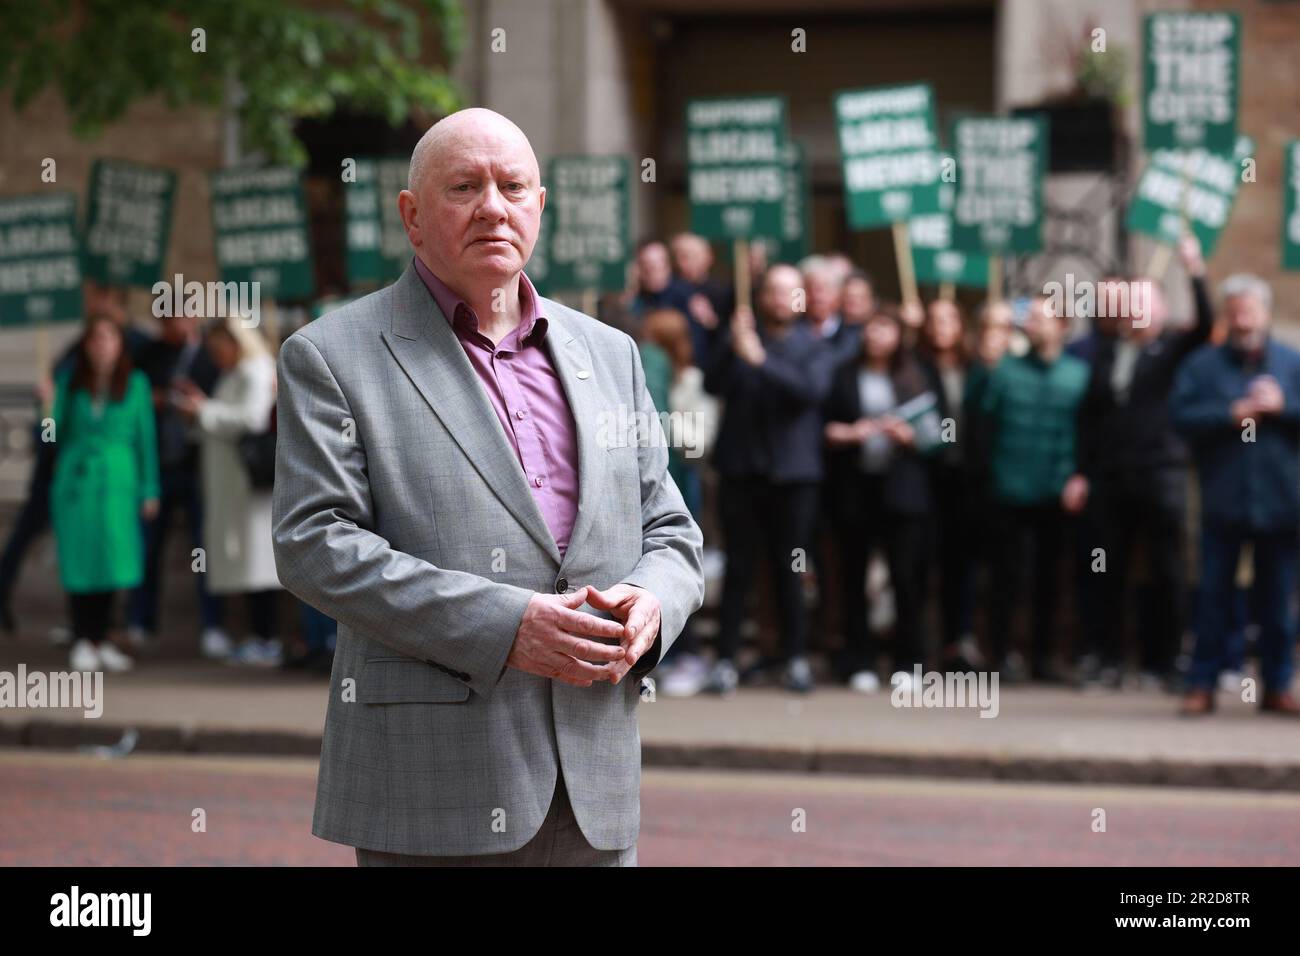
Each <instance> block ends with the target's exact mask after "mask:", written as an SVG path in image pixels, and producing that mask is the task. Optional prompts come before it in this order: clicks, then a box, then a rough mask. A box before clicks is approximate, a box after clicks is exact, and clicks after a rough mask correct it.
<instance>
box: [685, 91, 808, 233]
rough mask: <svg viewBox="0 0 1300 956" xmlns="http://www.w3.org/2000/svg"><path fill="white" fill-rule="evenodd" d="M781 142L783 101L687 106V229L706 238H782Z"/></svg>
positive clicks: (759, 98) (729, 101) (776, 98)
mask: <svg viewBox="0 0 1300 956" xmlns="http://www.w3.org/2000/svg"><path fill="white" fill-rule="evenodd" d="M785 143H786V106H785V97H782V96H748V97H736V98H727V99H706V100H691V101H690V102H688V103H687V104H686V162H687V179H688V182H689V194H690V204H691V231H692V232H695V233H698V234H699V235H701V236H703V237H705V238H706V239H752V238H755V237H760V236H761V237H766V238H770V239H780V237H781V221H782V213H783V208H782V207H783V200H784V196H785Z"/></svg>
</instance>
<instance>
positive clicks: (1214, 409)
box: [602, 234, 1300, 715]
mask: <svg viewBox="0 0 1300 956" xmlns="http://www.w3.org/2000/svg"><path fill="white" fill-rule="evenodd" d="M1178 255H1179V259H1180V261H1181V264H1182V267H1183V270H1184V272H1185V273H1186V274H1187V276H1188V277H1189V278H1190V283H1191V299H1192V301H1193V302H1194V313H1195V314H1194V316H1192V317H1190V318H1188V319H1187V320H1186V321H1183V322H1173V321H1170V318H1169V315H1168V308H1167V305H1166V302H1165V297H1164V292H1163V288H1162V285H1161V282H1160V281H1158V280H1153V279H1149V278H1144V277H1139V276H1132V277H1129V276H1110V277H1106V278H1103V279H1102V280H1101V281H1100V282H1098V283H1097V284H1096V286H1095V296H1094V298H1093V306H1094V307H1093V310H1092V311H1091V313H1090V314H1088V315H1074V314H1073V312H1074V309H1073V308H1072V307H1071V306H1073V305H1074V303H1065V304H1063V303H1062V302H1060V301H1058V300H1056V299H1053V298H1052V297H1049V296H1047V295H1035V296H1030V297H1027V298H1024V299H1017V300H1014V301H1011V302H1008V301H1003V300H996V301H994V300H991V301H987V302H985V303H983V304H982V305H981V306H980V307H979V308H978V309H976V310H975V313H974V316H973V321H971V322H969V323H968V321H967V318H966V315H965V314H964V312H963V309H962V307H961V306H960V305H959V304H958V303H957V302H956V301H953V300H951V299H946V298H936V299H934V300H932V301H930V302H928V303H925V304H922V303H919V302H910V303H904V304H902V305H893V304H890V303H885V302H881V301H879V300H878V299H877V298H876V296H875V294H874V287H873V283H872V280H871V278H870V276H868V275H867V274H865V273H864V272H862V271H860V270H858V269H856V268H855V267H854V265H853V263H852V262H851V261H850V260H849V259H848V257H846V256H844V255H841V254H833V255H814V256H810V257H808V258H807V259H805V260H803V261H801V262H799V263H798V264H788V263H772V264H768V263H767V262H766V258H765V254H764V250H763V247H762V245H761V243H754V244H753V245H752V246H751V259H750V262H749V266H750V268H751V270H752V272H753V275H754V276H755V282H754V286H753V289H752V291H751V295H750V296H749V298H750V301H751V302H752V303H753V305H752V307H750V306H747V305H745V304H739V305H738V304H737V302H736V296H735V295H734V292H733V290H732V288H731V287H729V286H727V285H725V284H723V283H720V282H718V281H717V280H716V279H715V278H713V261H712V254H711V251H710V246H709V243H708V242H706V241H705V240H703V239H701V238H700V237H698V236H693V235H690V234H682V235H678V236H676V237H674V238H673V239H672V240H671V242H663V241H659V240H649V241H646V242H643V243H642V244H641V245H640V246H639V247H638V250H637V254H636V259H635V263H634V268H633V270H632V271H633V280H632V286H631V287H630V288H629V289H628V290H627V292H626V293H625V294H624V295H623V296H622V297H621V298H620V299H619V300H618V301H617V302H613V303H607V306H608V307H607V308H606V309H604V310H603V313H602V318H604V319H605V320H606V321H610V322H613V323H615V324H618V325H620V327H622V328H624V329H626V330H627V331H629V332H630V333H632V334H633V335H635V336H636V337H637V338H638V339H639V340H640V342H641V349H642V355H643V361H644V364H645V367H646V376H647V385H648V387H649V389H650V391H651V395H652V397H653V398H654V400H655V402H656V405H657V406H658V407H659V408H660V409H661V411H664V410H666V411H669V412H670V413H671V415H670V416H668V420H669V421H671V422H673V423H677V422H679V420H681V419H683V418H689V417H692V416H701V417H702V419H703V420H704V421H705V422H706V424H705V426H704V427H703V428H701V429H699V430H698V435H699V436H703V439H702V440H699V438H697V441H696V444H695V447H693V448H692V449H691V453H690V454H689V455H688V454H684V452H683V449H682V448H680V447H670V463H671V464H670V471H671V473H672V474H673V477H674V478H675V479H676V480H677V482H678V485H679V487H681V489H682V492H683V496H684V498H685V500H686V502H687V504H688V506H689V507H690V509H691V510H692V512H693V513H694V514H695V515H696V516H697V518H699V519H700V520H701V524H702V525H703V526H704V527H705V531H706V547H711V548H719V546H720V548H719V549H720V551H721V552H722V554H723V555H724V557H725V562H724V571H723V575H722V577H723V580H722V586H721V598H720V607H719V609H718V620H717V627H716V641H715V643H714V646H713V648H712V649H711V651H710V649H709V648H707V647H706V646H705V645H704V642H703V641H702V640H701V638H700V636H699V634H698V631H699V628H698V627H693V626H690V625H688V627H687V630H686V632H685V633H684V634H683V635H682V638H681V639H680V640H679V641H678V643H677V644H676V645H675V646H674V648H673V649H672V651H671V652H670V654H669V656H668V658H667V659H666V661H665V664H664V666H663V668H662V669H661V671H660V674H659V686H660V688H661V689H662V691H663V692H664V693H665V694H666V695H668V696H689V695H692V694H696V693H700V692H712V693H719V694H722V695H730V694H732V693H734V692H735V691H736V689H737V688H738V687H739V686H741V685H745V684H761V683H772V682H775V683H778V684H780V685H782V686H784V687H786V688H788V689H790V690H792V691H797V692H808V691H810V690H812V689H814V687H815V685H816V683H817V682H818V680H825V679H827V677H824V676H820V675H822V674H824V675H828V677H829V679H831V680H834V681H836V682H840V683H843V684H845V685H847V686H849V687H850V688H852V689H854V690H855V691H859V692H862V693H873V692H876V691H879V690H880V689H881V688H882V679H881V678H882V677H884V676H885V675H889V681H890V684H891V686H894V687H898V686H900V685H902V686H905V687H906V686H907V685H909V684H910V682H912V681H913V680H915V679H916V674H917V672H918V671H917V668H921V669H922V670H925V669H927V668H931V667H939V668H941V669H944V670H953V669H959V670H968V669H979V668H992V669H996V670H997V671H998V673H999V674H1000V677H1001V679H1002V680H1003V681H1007V682H1019V681H1033V682H1042V683H1051V684H1063V683H1068V684H1072V685H1074V686H1077V687H1080V688H1090V687H1098V686H1100V687H1109V688H1122V687H1131V686H1136V687H1139V688H1150V689H1163V690H1165V691H1167V692H1171V693H1180V694H1182V713H1184V714H1187V715H1195V714H1204V713H1207V712H1209V711H1211V710H1213V708H1214V703H1215V696H1216V690H1217V689H1224V690H1230V691H1231V692H1233V693H1238V694H1241V693H1242V688H1243V686H1245V684H1244V683H1243V675H1244V671H1245V668H1246V659H1247V657H1248V656H1251V651H1250V647H1249V646H1248V645H1251V644H1252V643H1253V655H1254V656H1255V657H1257V658H1258V677H1259V685H1260V687H1259V690H1258V693H1257V697H1256V698H1253V699H1257V701H1258V703H1259V705H1260V707H1261V709H1262V710H1265V711H1272V712H1280V713H1288V714H1295V713H1300V704H1297V702H1296V700H1295V698H1294V697H1293V696H1292V694H1291V693H1290V684H1291V677H1292V658H1293V648H1294V640H1295V624H1294V622H1293V619H1292V616H1291V601H1292V599H1293V596H1294V592H1295V587H1296V578H1295V574H1296V549H1297V545H1298V544H1300V471H1298V462H1300V371H1298V369H1300V354H1298V353H1296V352H1295V351H1293V350H1291V349H1290V348H1288V347H1286V346H1285V345H1283V344H1281V343H1280V342H1278V341H1277V340H1276V339H1275V338H1274V337H1272V336H1271V335H1270V334H1269V328H1270V321H1271V309H1272V303H1271V293H1270V289H1269V287H1268V285H1267V284H1266V283H1264V282H1263V281H1262V280H1259V279H1257V278H1254V277H1252V276H1247V275H1237V276H1232V277H1231V278H1229V279H1227V280H1225V281H1224V282H1223V284H1222V286H1221V288H1220V290H1219V293H1220V301H1221V309H1220V314H1219V316H1218V318H1219V323H1218V325H1216V321H1215V319H1216V317H1215V309H1214V304H1213V303H1212V300H1211V296H1210V291H1209V288H1208V286H1207V282H1206V278H1205V265H1204V262H1203V260H1202V258H1201V255H1200V249H1199V246H1198V245H1197V243H1196V241H1195V239H1194V238H1190V237H1189V238H1188V239H1187V240H1185V241H1184V242H1183V243H1182V245H1181V246H1180V248H1179V250H1178ZM1117 305H1118V306H1119V308H1117ZM689 363H693V367H692V366H691V364H689ZM686 383H689V384H686ZM706 399H711V401H707V402H706V401H705V400H706ZM667 438H668V440H669V443H670V446H679V445H680V442H678V441H677V440H676V439H675V438H674V436H673V435H671V434H670V435H668V436H667ZM1193 476H1195V481H1193ZM1193 483H1194V484H1196V485H1197V487H1198V488H1199V494H1197V495H1195V496H1194V497H1193V496H1190V495H1189V485H1191V484H1193ZM1193 502H1194V503H1195V504H1196V507H1194V508H1193V507H1190V505H1191V503H1193ZM1193 530H1196V531H1198V536H1197V538H1196V544H1197V547H1196V549H1195V553H1196V554H1197V556H1198V557H1197V561H1198V572H1197V573H1196V575H1195V576H1194V578H1192V577H1189V575H1188V574H1187V573H1186V572H1185V568H1186V566H1187V564H1188V560H1189V559H1188V555H1189V553H1190V549H1191V544H1192V540H1191V538H1192V535H1191V532H1192V531H1193ZM1247 549H1249V551H1250V553H1251V561H1250V564H1251V568H1252V569H1253V571H1252V573H1249V574H1247V575H1245V578H1247V579H1248V583H1249V585H1250V586H1248V587H1242V586H1241V585H1240V582H1241V579H1242V577H1243V576H1242V575H1240V574H1239V564H1241V558H1242V555H1243V551H1244V550H1247ZM1242 566H1244V565H1242ZM873 568H874V569H876V571H877V573H873ZM880 571H883V572H884V573H883V574H881V573H878V572H880ZM764 574H765V575H766V577H765V578H764V577H761V576H762V575H764ZM763 580H765V581H766V582H767V586H766V587H759V586H758V585H759V583H760V581H763ZM1193 580H1194V581H1195V586H1194V587H1193V586H1192V585H1191V582H1192V581H1193ZM886 581H887V584H886V583H885V582H886ZM890 605H892V607H890ZM760 608H761V610H760ZM756 611H757V612H759V613H758V614H757V615H756V614H755V612H756ZM768 612H770V613H768ZM754 617H758V618H760V619H761V620H764V621H772V622H774V624H775V627H774V630H775V633H774V634H773V635H771V637H772V640H769V641H760V644H762V645H763V646H764V648H765V650H766V652H765V653H759V654H757V655H756V656H755V655H749V657H750V658H751V660H750V661H749V662H748V663H747V664H746V666H744V667H742V666H741V661H742V658H744V657H745V653H744V641H743V637H744V635H745V634H746V633H747V632H746V626H747V623H746V622H747V621H750V620H751V619H753V618H754ZM1252 639H1253V641H1252ZM768 644H774V645H775V646H772V647H767V645H768ZM819 659H820V660H823V661H825V666H824V667H821V668H819V667H816V666H814V664H815V663H816V662H817V661H818V660H819Z"/></svg>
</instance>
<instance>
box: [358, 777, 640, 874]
mask: <svg viewBox="0 0 1300 956" xmlns="http://www.w3.org/2000/svg"><path fill="white" fill-rule="evenodd" d="M356 851H357V866H636V865H637V863H636V844H635V843H633V844H632V845H631V846H630V847H627V848H625V849H622V850H597V849H596V848H595V847H593V846H592V845H591V844H590V843H588V842H587V838H586V837H585V836H583V835H582V830H581V828H580V827H579V826H578V821H577V819H576V818H575V817H574V815H573V807H572V805H570V803H569V791H568V789H567V788H566V787H565V786H564V774H563V773H562V772H561V773H557V774H556V775H555V795H554V796H553V797H552V798H551V808H550V809H549V810H548V811H547V812H546V819H545V820H543V821H542V827H541V829H540V830H538V831H537V835H536V836H534V837H533V838H532V839H531V840H529V841H528V842H527V843H525V844H524V845H523V846H521V847H520V848H519V849H518V850H514V851H512V852H510V853H485V854H481V855H479V856H412V855H410V854H406V853H385V852H383V851H381V850H366V849H363V848H362V847H356Z"/></svg>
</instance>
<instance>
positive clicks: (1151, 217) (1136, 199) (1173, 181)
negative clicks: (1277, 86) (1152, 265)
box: [1125, 136, 1255, 259]
mask: <svg viewBox="0 0 1300 956" xmlns="http://www.w3.org/2000/svg"><path fill="white" fill-rule="evenodd" d="M1254 152H1255V143H1254V141H1253V140H1252V139H1251V138H1250V137H1249V136H1239V137H1237V144H1236V149H1235V150H1234V151H1233V154H1232V155H1231V156H1221V155H1218V154H1217V153H1210V152H1206V151H1205V150H1203V149H1195V150H1188V151H1180V150H1173V149H1158V150H1156V151H1155V152H1154V153H1152V154H1151V161H1150V162H1149V163H1148V164H1147V168H1146V169H1145V170H1143V171H1142V176H1141V178H1140V179H1139V180H1138V184H1137V189H1136V190H1134V192H1133V198H1132V200H1131V201H1130V202H1129V207H1128V217H1127V218H1126V219H1125V225H1126V226H1127V227H1128V229H1129V230H1130V231H1131V232H1140V233H1142V234H1143V235H1147V236H1151V237H1152V238H1154V239H1157V240H1159V241H1160V242H1163V243H1165V244H1166V245H1170V246H1172V245H1176V244H1177V242H1178V240H1179V239H1180V238H1182V234H1183V224H1184V221H1185V222H1186V224H1187V225H1188V226H1190V227H1191V229H1192V231H1193V232H1194V233H1195V234H1196V238H1197V239H1199V240H1200V242H1201V252H1202V254H1203V255H1204V256H1205V257H1206V258H1207V259H1208V258H1209V257H1210V256H1211V255H1213V254H1214V247H1215V245H1216V244H1217V243H1218V241H1219V234H1220V233H1221V232H1222V231H1223V227H1224V226H1225V225H1227V222H1228V214H1229V213H1231V212H1232V203H1233V200H1234V199H1235V198H1236V196H1237V189H1238V187H1239V186H1240V185H1241V173H1242V160H1244V159H1247V158H1249V157H1250V156H1253V155H1254Z"/></svg>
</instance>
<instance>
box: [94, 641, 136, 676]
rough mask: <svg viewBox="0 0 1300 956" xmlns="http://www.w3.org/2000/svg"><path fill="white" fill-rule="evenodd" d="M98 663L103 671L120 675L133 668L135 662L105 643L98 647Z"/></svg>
mask: <svg viewBox="0 0 1300 956" xmlns="http://www.w3.org/2000/svg"><path fill="white" fill-rule="evenodd" d="M99 662H100V664H102V665H103V666H104V670H106V671H110V672H111V673H114V674H120V673H122V672H123V671H129V670H130V669H131V668H132V667H135V661H133V660H131V658H130V657H128V656H127V655H125V654H123V653H122V652H121V651H119V650H118V649H117V648H116V647H114V646H113V645H112V644H110V643H108V642H107V641H105V642H104V643H103V644H101V645H99Z"/></svg>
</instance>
